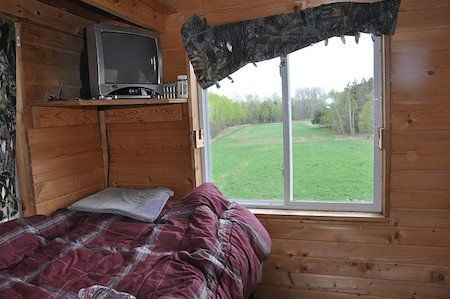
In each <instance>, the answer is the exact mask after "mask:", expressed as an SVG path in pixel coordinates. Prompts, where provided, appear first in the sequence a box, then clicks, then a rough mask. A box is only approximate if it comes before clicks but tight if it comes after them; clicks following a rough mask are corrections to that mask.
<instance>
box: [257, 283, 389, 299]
mask: <svg viewBox="0 0 450 299" xmlns="http://www.w3.org/2000/svg"><path fill="white" fill-rule="evenodd" d="M255 298H257V299H273V298H283V299H299V298H302V299H347V298H349V299H351V298H361V296H360V295H353V294H339V293H336V292H322V291H316V290H300V289H294V288H292V287H291V286H282V285H274V284H272V285H271V284H259V285H258V287H257V289H256V292H255ZM364 298H367V299H381V298H383V299H388V297H386V296H384V297H378V296H367V295H366V296H364Z"/></svg>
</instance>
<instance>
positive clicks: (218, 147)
mask: <svg viewBox="0 0 450 299" xmlns="http://www.w3.org/2000/svg"><path fill="white" fill-rule="evenodd" d="M381 43H382V41H381V38H372V37H371V36H370V35H368V34H362V35H361V37H360V40H359V43H358V44H357V43H356V42H355V41H354V40H353V38H352V39H350V38H347V40H346V41H345V43H343V41H342V40H341V39H340V38H332V39H330V40H329V41H328V45H325V43H319V44H315V45H312V46H310V47H308V48H305V49H301V50H299V51H296V52H294V53H291V54H290V55H288V56H287V57H281V58H276V59H272V60H269V61H264V62H261V63H258V64H257V67H256V68H255V66H254V65H247V66H245V67H244V68H242V69H241V70H239V71H237V72H236V73H235V74H234V75H232V77H233V81H234V83H233V82H231V80H228V79H226V80H223V81H222V82H220V83H219V84H220V85H221V87H220V88H217V87H214V88H210V89H208V90H207V91H204V92H203V95H204V96H203V101H202V102H203V107H202V110H203V116H204V118H203V122H204V124H206V125H204V128H205V132H206V136H207V142H206V144H207V145H206V149H205V165H206V167H205V170H206V171H205V179H206V180H207V181H212V182H213V183H215V184H216V185H217V186H218V187H219V188H220V189H221V190H222V192H223V193H224V194H225V195H226V196H227V197H228V198H230V199H233V200H236V201H238V202H241V203H244V204H246V205H247V206H252V207H266V208H267V207H272V208H285V209H302V210H330V211H331V210H334V211H367V212H380V211H381V209H382V187H383V186H382V185H383V184H382V178H383V153H382V150H381V149H380V148H379V131H380V130H379V129H380V128H382V127H383V111H382V110H383V102H382V99H381V95H382V90H381V89H382V84H381V79H382V51H381V48H382V47H381Z"/></svg>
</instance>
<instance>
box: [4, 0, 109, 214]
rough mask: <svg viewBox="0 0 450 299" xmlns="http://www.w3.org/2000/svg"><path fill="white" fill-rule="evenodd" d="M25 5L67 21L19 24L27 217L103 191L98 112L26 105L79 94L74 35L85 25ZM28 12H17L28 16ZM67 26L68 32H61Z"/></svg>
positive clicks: (77, 39)
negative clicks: (26, 171)
mask: <svg viewBox="0 0 450 299" xmlns="http://www.w3.org/2000/svg"><path fill="white" fill-rule="evenodd" d="M11 2H14V1H11ZM29 4H30V5H31V4H32V5H35V6H33V9H36V11H37V12H41V11H42V12H44V13H47V12H52V13H54V14H57V15H58V16H63V17H64V16H65V17H67V19H66V20H65V21H64V22H63V21H60V20H59V19H55V17H54V16H51V17H48V20H47V21H48V23H46V24H45V25H46V27H41V26H39V25H37V24H34V23H43V22H38V21H36V20H31V21H33V23H27V22H22V23H21V24H20V30H19V32H18V33H19V35H20V46H19V47H18V49H19V53H20V58H21V59H20V60H21V61H20V65H18V69H20V70H21V72H20V74H21V78H22V81H21V83H19V84H20V88H19V90H20V99H21V101H22V102H23V105H24V106H23V107H24V109H23V110H24V111H23V113H24V114H23V115H24V119H23V125H24V126H25V128H26V129H25V130H26V135H25V138H26V140H25V142H26V143H27V144H28V146H25V149H28V157H29V166H28V168H27V169H29V170H30V173H28V174H27V176H28V181H29V186H32V187H31V191H30V194H28V195H22V194H21V197H22V200H23V202H24V203H27V202H30V204H32V205H34V202H35V203H36V206H35V209H31V208H29V204H28V203H27V204H26V205H25V206H26V208H27V210H28V211H26V213H25V214H26V215H31V214H34V213H38V214H49V213H51V212H53V211H54V210H56V209H58V208H62V207H65V206H67V205H68V204H70V203H72V202H74V201H76V200H79V199H80V198H82V197H84V196H86V195H89V194H92V193H94V192H96V191H99V190H101V189H102V188H104V181H103V177H104V175H103V164H102V157H101V145H100V130H99V121H98V113H97V109H96V108H95V107H94V108H90V107H86V108H82V107H81V108H72V107H61V108H60V107H58V108H55V107H38V106H34V107H31V106H29V105H27V104H28V103H30V102H44V101H47V99H48V97H49V96H51V95H52V96H63V97H71V96H73V97H79V96H80V88H81V80H80V69H79V68H80V63H81V51H82V48H83V40H82V38H81V37H80V36H78V35H75V34H76V33H78V31H79V30H78V29H80V28H81V27H82V26H83V25H84V24H86V23H87V22H85V21H84V20H81V21H80V22H79V23H76V24H75V23H74V21H73V20H79V19H80V18H79V17H69V16H68V15H70V14H67V13H65V12H63V11H59V10H57V9H55V8H49V7H48V6H47V5H45V4H41V3H39V4H36V3H35V2H34V1H29ZM27 5H28V4H27ZM23 9H25V8H23ZM27 13H28V12H25V11H24V12H22V14H23V15H24V16H26V17H27V18H28V15H27ZM38 16H39V14H38ZM52 18H53V19H52ZM58 18H59V17H58ZM28 19H29V18H28ZM69 23H70V26H71V27H70V30H66V29H68V28H66V27H65V26H66V24H69ZM73 26H78V27H76V28H78V29H76V30H75V27H73ZM53 27H56V28H53ZM68 32H69V33H68ZM21 168H22V167H21ZM21 188H22V186H21ZM24 188H26V187H25V186H24Z"/></svg>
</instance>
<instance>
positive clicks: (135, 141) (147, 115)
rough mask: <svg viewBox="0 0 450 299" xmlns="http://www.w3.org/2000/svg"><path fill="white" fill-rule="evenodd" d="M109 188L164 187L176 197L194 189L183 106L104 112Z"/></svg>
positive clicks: (119, 109)
mask: <svg viewBox="0 0 450 299" xmlns="http://www.w3.org/2000/svg"><path fill="white" fill-rule="evenodd" d="M104 113H105V123H106V125H107V126H106V130H107V135H108V143H109V152H108V154H109V183H110V186H111V187H122V188H138V189H144V188H149V187H159V186H165V187H168V188H171V189H172V190H173V191H174V192H175V195H176V197H182V196H183V195H185V194H187V193H188V192H189V191H190V190H191V189H192V187H193V179H192V168H191V155H190V151H191V146H192V144H191V138H190V136H191V135H190V133H189V132H190V129H189V117H188V109H187V105H186V104H172V105H165V106H149V107H131V108H118V109H111V110H106V111H105V112H104Z"/></svg>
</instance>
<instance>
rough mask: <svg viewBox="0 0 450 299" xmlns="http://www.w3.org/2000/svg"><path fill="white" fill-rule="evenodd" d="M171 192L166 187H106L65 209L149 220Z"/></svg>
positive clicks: (158, 212) (161, 206) (157, 212)
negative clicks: (141, 188)
mask: <svg viewBox="0 0 450 299" xmlns="http://www.w3.org/2000/svg"><path fill="white" fill-rule="evenodd" d="M173 194H174V193H173V191H172V190H170V189H168V188H155V189H146V190H136V189H121V188H107V189H104V190H102V191H100V192H97V193H95V194H92V195H90V196H88V197H86V198H84V199H82V200H80V201H77V202H76V203H74V204H73V205H71V206H69V207H68V208H67V209H69V210H72V211H80V212H91V213H109V214H116V215H123V216H126V217H129V218H133V219H136V220H141V221H150V222H151V221H154V220H155V219H156V218H158V215H159V214H160V213H161V211H162V209H163V208H164V205H165V204H166V202H167V200H168V199H169V198H170V197H171V196H173Z"/></svg>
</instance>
